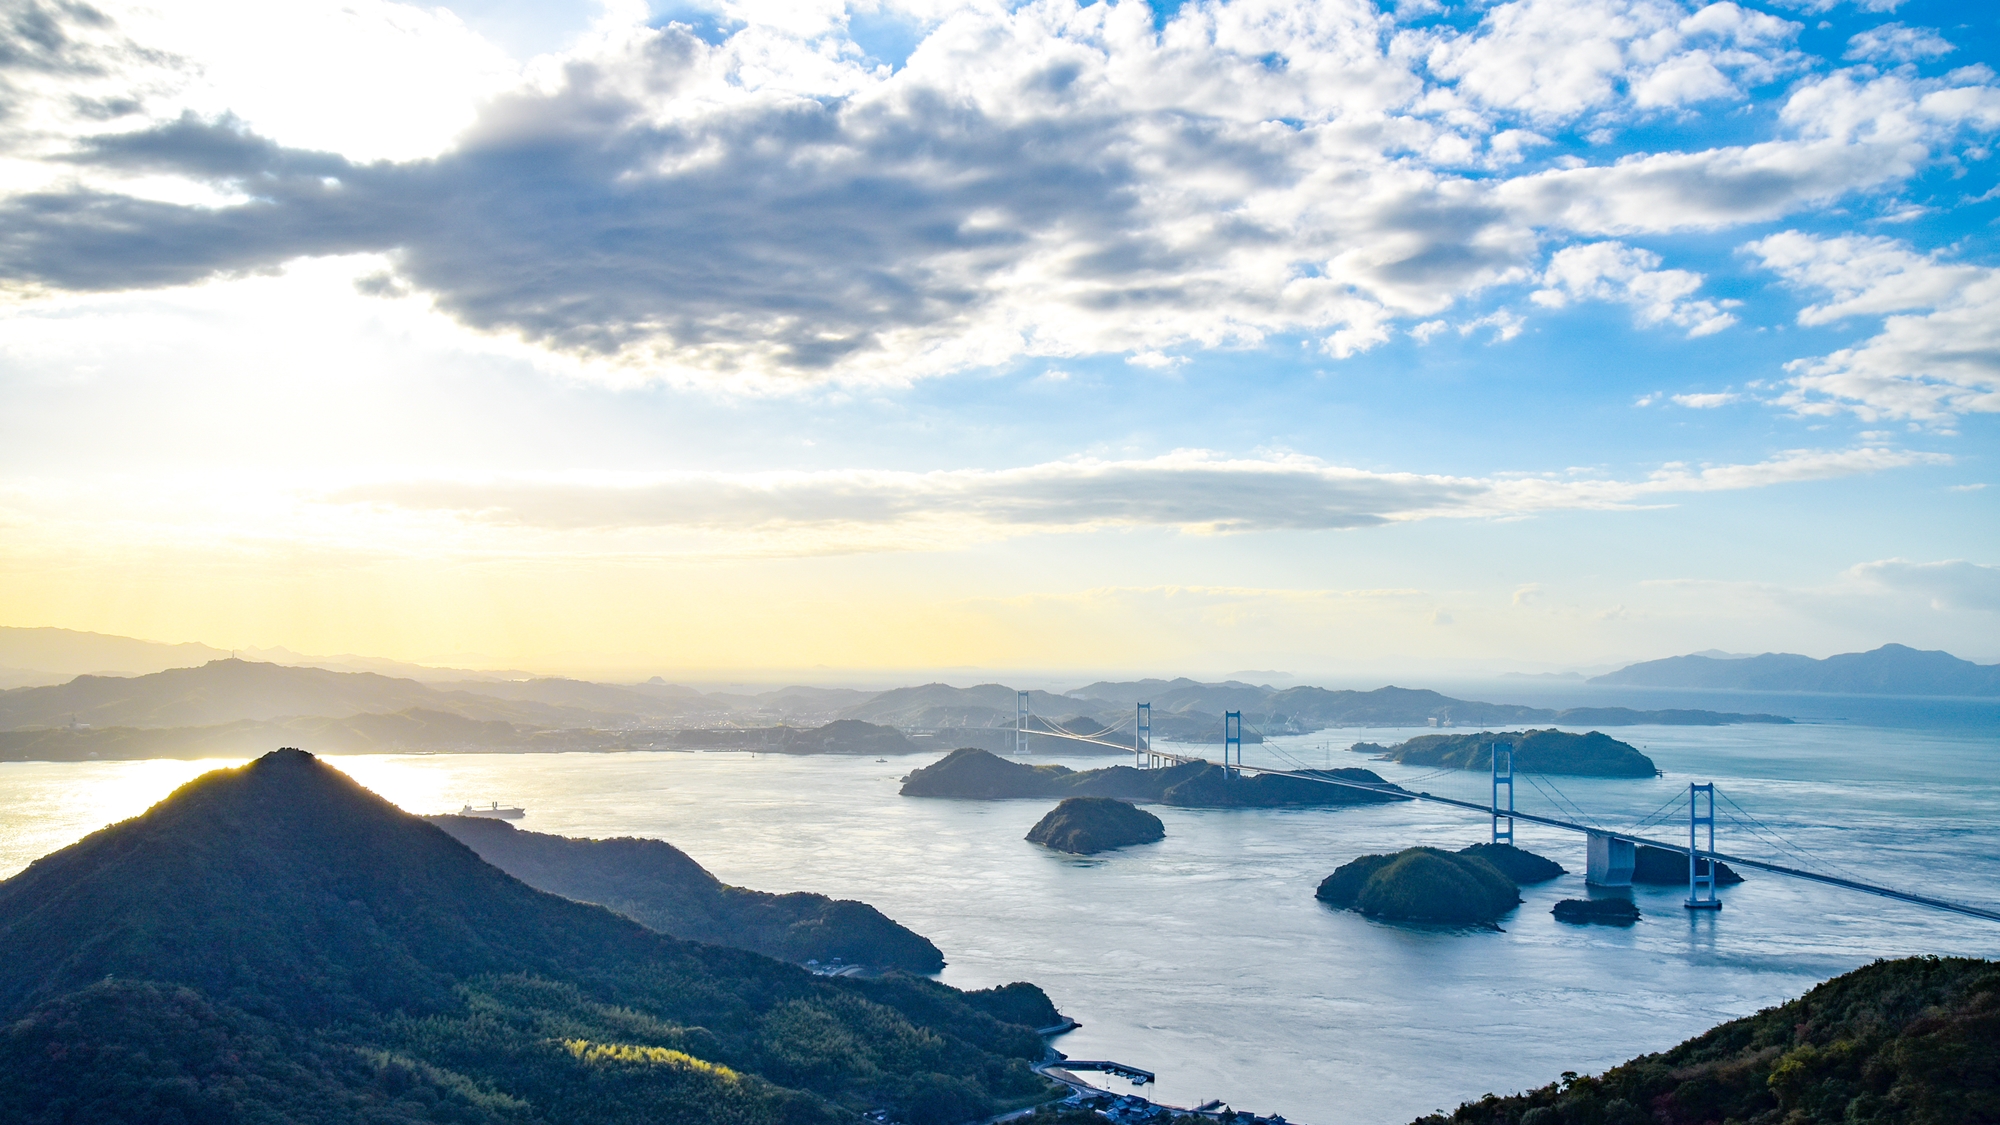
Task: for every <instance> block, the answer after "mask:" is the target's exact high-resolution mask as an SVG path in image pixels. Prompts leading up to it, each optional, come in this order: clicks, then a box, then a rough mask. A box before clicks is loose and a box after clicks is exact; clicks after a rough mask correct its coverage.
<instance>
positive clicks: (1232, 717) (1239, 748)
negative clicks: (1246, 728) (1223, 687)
mask: <svg viewBox="0 0 2000 1125" xmlns="http://www.w3.org/2000/svg"><path fill="white" fill-rule="evenodd" d="M1231 750H1234V751H1235V752H1236V765H1237V766H1238V767H1239V768H1240V767H1241V766H1242V765H1243V712H1241V711H1226V712H1224V713H1223V716H1222V776H1223V777H1230V776H1232V775H1231V774H1230V772H1229V752H1230V751H1231Z"/></svg>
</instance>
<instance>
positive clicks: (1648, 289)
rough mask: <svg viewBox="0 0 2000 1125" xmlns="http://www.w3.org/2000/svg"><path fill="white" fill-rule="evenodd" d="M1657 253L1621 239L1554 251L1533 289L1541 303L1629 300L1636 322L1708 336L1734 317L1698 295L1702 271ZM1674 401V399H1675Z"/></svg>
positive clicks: (1549, 305)
mask: <svg viewBox="0 0 2000 1125" xmlns="http://www.w3.org/2000/svg"><path fill="white" fill-rule="evenodd" d="M1659 266H1660V256H1659V255H1658V254H1655V253H1653V252H1652V251H1650V250H1642V249H1638V248H1636V247H1631V246H1627V245H1625V244H1624V243H1622V242H1593V243H1589V244H1587V245H1583V246H1570V247H1566V248H1565V249H1562V250H1559V251H1557V252H1556V254H1555V256H1554V257H1553V258H1551V259H1550V260H1549V268H1548V269H1547V270H1546V271H1544V272H1543V274H1542V279H1541V280H1542V284H1543V286H1545V288H1542V289H1538V290H1536V291H1535V293H1534V294H1533V297H1534V301H1535V303H1536V304H1538V305H1542V306H1543V307H1545V308H1557V309H1559V308H1562V307H1563V306H1564V305H1567V304H1569V303H1570V302H1571V301H1616V302H1618V303H1620V304H1625V305H1630V306H1631V307H1632V310H1633V313H1634V315H1635V316H1636V317H1637V318H1638V320H1639V323H1641V324H1645V325H1660V324H1672V325H1676V326H1678V327H1681V328H1685V329H1687V334H1688V335H1689V336H1708V335H1712V334H1714V333H1716V332H1720V331H1722V330H1723V329H1725V328H1727V327H1729V326H1730V325H1732V324H1734V323H1736V315H1735V314H1734V313H1729V312H1725V311H1723V305H1724V304H1730V303H1733V302H1722V303H1718V302H1715V301H1707V300H1697V299H1695V297H1694V294H1695V293H1696V292H1697V291H1698V290H1700V288H1701V285H1702V280H1703V279H1702V276H1701V275H1700V274H1698V273H1691V272H1689V271H1687V270H1663V269H1660V268H1659ZM1676 401H1678V399H1676Z"/></svg>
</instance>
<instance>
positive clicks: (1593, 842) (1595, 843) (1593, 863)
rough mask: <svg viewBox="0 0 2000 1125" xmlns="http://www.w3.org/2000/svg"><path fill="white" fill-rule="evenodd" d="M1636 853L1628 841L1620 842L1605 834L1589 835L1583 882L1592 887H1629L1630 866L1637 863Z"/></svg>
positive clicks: (1630, 881)
mask: <svg viewBox="0 0 2000 1125" xmlns="http://www.w3.org/2000/svg"><path fill="white" fill-rule="evenodd" d="M1637 859H1638V851H1637V848H1636V847H1635V846H1634V845H1633V843H1632V841H1630V840H1621V839H1619V838H1618V837H1616V836H1613V835H1611V834H1609V833H1606V832H1592V833H1590V864H1589V867H1588V869H1587V870H1586V871H1585V872H1584V877H1583V880H1584V882H1586V883H1588V884H1590V885H1591V886H1593V887H1629V886H1631V885H1632V865H1633V864H1634V863H1635V862H1637Z"/></svg>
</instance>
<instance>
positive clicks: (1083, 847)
mask: <svg viewBox="0 0 2000 1125" xmlns="http://www.w3.org/2000/svg"><path fill="white" fill-rule="evenodd" d="M1166 835H1167V827H1166V825H1164V824H1161V823H1160V818H1159V817H1157V816H1154V815H1153V814H1152V813H1149V812H1147V811H1146V810H1144V809H1141V808H1135V807H1133V805H1132V804H1131V802H1129V801H1120V800H1118V799H1116V798H1114V797H1066V798H1064V799H1063V802H1062V804H1060V805H1057V806H1056V807H1055V808H1053V809H1050V810H1049V812H1048V815H1047V816H1044V817H1042V819H1041V820H1039V821H1036V822H1035V826H1034V827H1033V828H1030V829H1029V830H1028V837H1027V839H1028V842H1029V843H1031V844H1040V845H1042V846H1043V847H1045V848H1053V849H1054V850H1056V851H1059V852H1069V853H1071V854H1072V855H1095V854H1097V853H1098V852H1104V851H1110V850H1111V849H1113V848H1123V847H1129V846H1131V845H1133V844H1150V843H1152V842H1154V841H1155V840H1162V839H1165V838H1166Z"/></svg>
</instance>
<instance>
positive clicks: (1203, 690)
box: [1064, 676, 1274, 715]
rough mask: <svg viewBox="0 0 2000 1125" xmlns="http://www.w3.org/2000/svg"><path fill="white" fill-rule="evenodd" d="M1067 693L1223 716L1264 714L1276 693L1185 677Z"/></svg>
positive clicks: (1101, 684) (1235, 683) (1097, 685)
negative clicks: (1239, 713)
mask: <svg viewBox="0 0 2000 1125" xmlns="http://www.w3.org/2000/svg"><path fill="white" fill-rule="evenodd" d="M1064 694H1065V695H1069V696H1072V697H1074V698H1077V699H1091V700H1098V701H1101V702H1105V703H1113V704H1119V705H1122V706H1124V707H1130V706H1132V705H1133V704H1134V703H1151V704H1152V705H1153V710H1154V711H1171V712H1175V713H1179V712H1183V711H1201V712H1204V713H1206V714H1210V715H1220V714H1222V713H1223V712H1224V711H1262V710H1264V709H1265V703H1266V701H1268V700H1269V699H1270V698H1271V696H1272V695H1273V694H1274V691H1273V689H1271V688H1268V687H1259V686H1257V685H1255V684H1246V683H1243V682H1241V681H1239V680H1228V681H1225V682H1223V683H1219V684H1205V683H1202V682H1200V681H1198V680H1190V679H1188V678H1187V677H1185V676H1182V677H1180V678H1179V679H1173V680H1129V681H1126V682H1123V683H1113V682H1109V681H1103V680H1100V681H1098V682H1097V683H1094V684H1086V685H1084V686H1083V687H1080V688H1077V689H1075V690H1073V691H1069V692H1065V693H1064Z"/></svg>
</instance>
